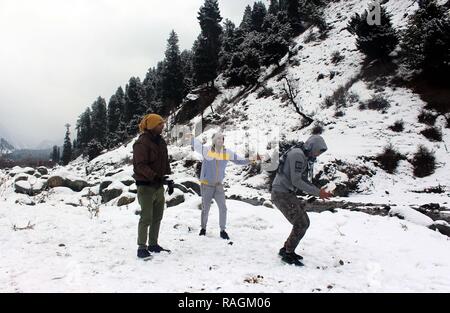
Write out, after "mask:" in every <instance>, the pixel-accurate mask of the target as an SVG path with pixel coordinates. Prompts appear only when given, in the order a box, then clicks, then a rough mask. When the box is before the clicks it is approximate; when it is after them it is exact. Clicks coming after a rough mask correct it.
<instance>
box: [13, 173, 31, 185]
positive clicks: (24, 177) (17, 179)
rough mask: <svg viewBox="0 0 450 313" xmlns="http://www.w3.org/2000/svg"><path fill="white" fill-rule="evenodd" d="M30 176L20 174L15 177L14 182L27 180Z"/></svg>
mask: <svg viewBox="0 0 450 313" xmlns="http://www.w3.org/2000/svg"><path fill="white" fill-rule="evenodd" d="M28 177H30V176H29V175H27V174H18V175H16V177H15V178H14V182H15V183H17V182H18V181H27V180H28Z"/></svg>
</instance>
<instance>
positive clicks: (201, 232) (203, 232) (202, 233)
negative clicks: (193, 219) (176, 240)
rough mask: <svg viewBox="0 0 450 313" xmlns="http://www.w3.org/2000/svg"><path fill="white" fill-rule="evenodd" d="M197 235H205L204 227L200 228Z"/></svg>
mask: <svg viewBox="0 0 450 313" xmlns="http://www.w3.org/2000/svg"><path fill="white" fill-rule="evenodd" d="M198 235H199V236H206V229H203V228H202V229H201V230H200V234H198Z"/></svg>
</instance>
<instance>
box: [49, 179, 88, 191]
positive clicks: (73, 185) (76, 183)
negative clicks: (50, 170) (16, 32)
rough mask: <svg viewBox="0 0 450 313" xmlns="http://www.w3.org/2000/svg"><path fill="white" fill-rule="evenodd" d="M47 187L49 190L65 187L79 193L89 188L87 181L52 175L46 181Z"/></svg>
mask: <svg viewBox="0 0 450 313" xmlns="http://www.w3.org/2000/svg"><path fill="white" fill-rule="evenodd" d="M48 186H49V187H50V188H55V187H67V188H70V189H72V190H73V191H77V192H79V191H81V190H83V189H84V188H86V187H89V184H88V183H87V181H85V180H84V179H82V178H79V177H75V176H66V177H64V176H63V175H53V176H51V177H50V178H49V179H48Z"/></svg>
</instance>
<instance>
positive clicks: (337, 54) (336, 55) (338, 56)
mask: <svg viewBox="0 0 450 313" xmlns="http://www.w3.org/2000/svg"><path fill="white" fill-rule="evenodd" d="M344 59H345V57H344V56H343V55H342V54H341V53H340V52H339V51H334V52H333V54H332V55H331V63H333V64H338V63H340V62H341V61H342V60H344Z"/></svg>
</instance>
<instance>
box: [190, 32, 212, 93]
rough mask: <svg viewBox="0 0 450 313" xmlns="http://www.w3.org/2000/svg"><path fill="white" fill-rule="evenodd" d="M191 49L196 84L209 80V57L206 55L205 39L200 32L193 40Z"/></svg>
mask: <svg viewBox="0 0 450 313" xmlns="http://www.w3.org/2000/svg"><path fill="white" fill-rule="evenodd" d="M192 50H193V51H194V58H193V62H192V63H193V68H194V80H195V82H196V84H197V85H202V84H205V83H207V82H209V81H210V79H211V75H210V66H213V64H211V63H210V61H211V59H210V58H209V56H208V46H207V39H206V38H205V37H203V36H202V35H201V34H200V35H199V36H198V38H197V40H196V41H195V42H194V45H193V48H192Z"/></svg>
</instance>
